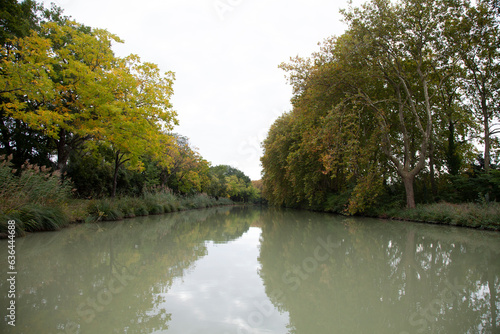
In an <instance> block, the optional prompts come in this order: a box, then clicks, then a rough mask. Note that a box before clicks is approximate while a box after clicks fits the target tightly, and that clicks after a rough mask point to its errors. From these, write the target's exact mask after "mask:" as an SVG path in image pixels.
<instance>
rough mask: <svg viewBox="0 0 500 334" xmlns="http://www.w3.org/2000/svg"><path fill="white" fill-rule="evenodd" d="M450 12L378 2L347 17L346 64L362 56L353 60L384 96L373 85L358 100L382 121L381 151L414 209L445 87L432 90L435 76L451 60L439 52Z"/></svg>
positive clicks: (410, 0) (422, 4)
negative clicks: (437, 102) (378, 83)
mask: <svg viewBox="0 0 500 334" xmlns="http://www.w3.org/2000/svg"><path fill="white" fill-rule="evenodd" d="M445 13H446V11H443V9H442V8H440V6H439V5H438V3H437V2H429V1H423V0H407V1H404V2H401V3H394V4H393V3H392V2H390V1H387V0H373V1H371V2H369V3H367V4H365V5H363V6H362V8H361V9H359V8H357V9H351V10H350V11H348V12H345V18H346V21H347V22H348V24H349V30H348V32H347V33H348V34H350V35H351V36H352V42H353V43H352V44H351V45H350V47H349V48H348V49H347V50H346V51H347V52H348V53H346V54H345V56H344V59H345V60H347V61H350V59H352V57H350V56H349V53H351V54H357V56H355V57H354V59H355V60H357V61H361V62H362V64H363V65H364V69H363V71H365V72H366V74H368V76H369V77H372V78H373V79H375V80H379V81H381V86H379V87H382V89H383V90H382V91H379V90H374V89H373V86H372V82H373V81H370V82H368V83H367V85H364V86H361V87H358V89H359V97H360V99H361V100H362V101H364V103H365V104H366V105H367V106H369V107H370V108H371V109H372V111H373V112H374V113H375V115H376V116H377V117H376V118H377V121H378V123H379V125H380V127H381V129H382V130H383V131H382V145H381V148H382V150H383V151H384V153H385V154H386V156H387V157H388V159H389V160H390V161H391V163H392V165H393V167H394V168H395V170H396V171H397V173H398V175H399V176H400V177H401V179H402V181H403V184H404V186H405V190H406V203H407V207H409V208H413V207H415V195H414V181H415V177H416V176H417V175H418V174H419V173H420V172H421V171H422V170H423V169H424V168H425V167H426V159H427V157H428V153H429V145H430V143H431V136H432V128H433V123H434V117H433V116H434V114H435V113H436V112H437V110H436V108H435V102H434V99H433V95H434V94H435V92H436V91H438V90H439V89H440V86H441V85H442V84H443V82H441V83H438V84H437V85H435V86H431V83H432V81H431V77H432V75H433V72H435V71H441V72H446V71H447V67H448V66H449V61H450V59H449V58H448V57H447V55H446V54H444V53H442V52H441V53H440V52H439V51H443V50H444V48H443V47H441V45H440V43H441V41H442V38H441V35H442V30H443V23H442V22H443V15H445ZM354 65H355V66H359V63H358V64H354ZM365 69H366V70H365ZM443 78H444V80H443V81H446V80H448V79H449V75H444V76H443Z"/></svg>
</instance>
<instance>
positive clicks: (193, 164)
mask: <svg viewBox="0 0 500 334" xmlns="http://www.w3.org/2000/svg"><path fill="white" fill-rule="evenodd" d="M173 137H174V138H175V141H174V144H173V145H172V147H171V149H170V151H169V153H168V154H169V157H170V159H172V164H171V166H170V167H169V168H163V170H162V173H161V182H162V184H163V185H166V186H168V187H169V188H171V189H173V190H174V191H176V192H180V193H184V194H192V193H195V192H201V191H202V190H204V189H205V188H206V186H207V184H208V182H209V177H208V170H209V163H208V161H206V160H205V159H203V157H202V156H201V155H200V154H199V153H198V152H197V151H196V149H194V148H192V147H191V145H190V143H189V138H187V137H185V136H182V135H179V134H174V135H173Z"/></svg>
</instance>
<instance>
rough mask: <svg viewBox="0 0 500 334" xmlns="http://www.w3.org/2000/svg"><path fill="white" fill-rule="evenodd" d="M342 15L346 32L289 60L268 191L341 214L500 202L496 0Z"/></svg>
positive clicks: (369, 7)
mask: <svg viewBox="0 0 500 334" xmlns="http://www.w3.org/2000/svg"><path fill="white" fill-rule="evenodd" d="M342 14H343V17H344V22H345V23H346V25H347V29H346V31H345V32H344V33H343V34H342V35H341V36H334V37H331V38H327V39H325V40H324V42H323V43H321V44H320V48H319V50H318V51H317V52H315V53H313V54H312V55H311V56H310V57H309V58H300V57H296V58H291V59H290V62H287V63H283V64H281V65H280V67H281V68H282V69H283V70H284V71H286V73H287V77H288V80H289V82H290V84H291V85H292V87H293V98H292V101H291V102H292V106H293V109H292V110H291V111H289V112H287V113H285V114H283V115H282V116H281V117H280V118H278V119H277V120H276V121H275V123H274V124H273V125H272V127H271V129H270V130H269V133H268V136H267V138H266V140H265V141H264V143H263V147H264V156H263V157H262V159H261V161H262V165H263V168H264V172H263V180H262V181H263V186H264V190H263V193H264V196H265V197H266V198H267V199H268V200H269V201H270V203H272V204H274V205H283V206H288V207H302V208H312V209H318V210H325V211H332V212H338V213H344V214H373V213H375V214H376V213H377V212H378V213H380V212H381V210H385V209H391V208H392V209H393V208H404V207H407V208H415V207H416V206H418V205H419V204H424V203H441V202H447V203H465V202H468V203H469V202H470V203H473V202H475V203H478V202H479V203H492V202H497V201H498V200H500V170H499V165H498V164H499V162H500V156H499V153H500V151H499V140H498V137H497V135H498V134H499V133H500V123H499V117H500V103H499V102H500V95H499V94H500V26H499V24H500V7H499V6H498V1H492V0H479V1H468V0H432V1H429V0H425V1H424V0H400V1H389V0H371V1H368V2H366V3H365V4H363V5H362V6H361V7H359V8H354V7H352V6H351V7H349V8H348V9H346V10H343V11H342ZM492 205H493V204H492Z"/></svg>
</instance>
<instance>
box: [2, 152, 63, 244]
mask: <svg viewBox="0 0 500 334" xmlns="http://www.w3.org/2000/svg"><path fill="white" fill-rule="evenodd" d="M11 160H12V157H5V156H0V184H1V185H2V187H1V188H0V235H1V234H4V233H6V232H7V222H8V220H15V221H16V226H17V227H18V234H20V235H22V234H23V233H24V232H23V231H52V230H58V229H60V228H61V227H63V226H65V225H67V224H68V223H69V217H68V215H67V214H66V213H65V212H64V209H63V208H64V206H65V203H67V201H68V200H69V198H70V197H71V184H70V183H69V182H64V181H62V179H61V174H60V173H59V172H58V171H52V170H51V169H49V168H46V167H39V166H34V165H31V164H29V163H28V162H26V163H24V164H23V166H22V167H21V170H19V171H18V170H16V169H14V168H13V167H12V163H11Z"/></svg>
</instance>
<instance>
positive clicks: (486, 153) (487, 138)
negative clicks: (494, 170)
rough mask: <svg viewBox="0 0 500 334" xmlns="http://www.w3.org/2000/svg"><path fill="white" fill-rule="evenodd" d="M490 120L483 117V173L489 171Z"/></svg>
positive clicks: (486, 116) (485, 116)
mask: <svg viewBox="0 0 500 334" xmlns="http://www.w3.org/2000/svg"><path fill="white" fill-rule="evenodd" d="M490 146H491V142H490V120H489V117H488V115H486V114H485V115H484V171H485V172H486V173H488V172H489V171H490Z"/></svg>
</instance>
